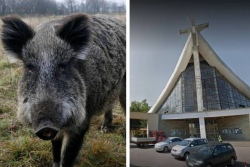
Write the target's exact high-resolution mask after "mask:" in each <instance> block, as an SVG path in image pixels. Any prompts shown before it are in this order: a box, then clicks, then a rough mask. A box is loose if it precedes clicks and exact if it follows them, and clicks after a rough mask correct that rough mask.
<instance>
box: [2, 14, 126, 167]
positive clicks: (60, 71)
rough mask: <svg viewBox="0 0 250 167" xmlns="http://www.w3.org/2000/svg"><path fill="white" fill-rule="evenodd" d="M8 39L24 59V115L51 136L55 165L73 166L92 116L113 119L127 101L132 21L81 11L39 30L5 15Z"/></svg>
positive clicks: (20, 99) (21, 109) (20, 106)
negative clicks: (117, 105)
mask: <svg viewBox="0 0 250 167" xmlns="http://www.w3.org/2000/svg"><path fill="white" fill-rule="evenodd" d="M2 21H3V23H4V24H3V29H2V34H1V35H2V36H1V38H2V43H3V46H4V49H5V51H6V52H7V54H8V56H10V57H14V58H15V59H18V60H21V62H22V64H23V73H22V75H21V77H20V80H19V84H18V111H17V117H18V118H19V120H20V121H21V122H22V123H24V124H26V125H30V126H31V127H32V128H33V129H34V132H35V134H36V135H37V136H38V137H39V138H41V139H43V140H51V142H52V148H53V159H54V163H53V167H71V166H73V165H74V162H75V160H76V157H77V155H78V153H79V150H80V149H81V145H82V143H83V138H84V135H85V133H86V132H87V131H88V129H89V122H90V119H91V118H92V116H94V115H97V114H100V113H105V120H104V123H103V128H104V127H106V126H108V125H109V124H110V123H111V121H112V107H113V104H114V102H115V100H116V99H119V101H120V104H121V106H122V107H123V109H124V110H125V105H126V25H125V23H124V22H123V21H121V20H118V19H115V18H112V17H108V16H101V15H99V16H98V15H97V16H89V15H86V14H76V15H71V16H67V17H64V18H62V19H58V20H52V21H48V22H46V23H43V24H42V25H40V26H38V27H37V28H36V29H33V28H32V27H30V26H29V25H27V24H26V23H25V22H23V21H22V20H21V19H19V18H18V17H14V16H6V17H3V18H2Z"/></svg>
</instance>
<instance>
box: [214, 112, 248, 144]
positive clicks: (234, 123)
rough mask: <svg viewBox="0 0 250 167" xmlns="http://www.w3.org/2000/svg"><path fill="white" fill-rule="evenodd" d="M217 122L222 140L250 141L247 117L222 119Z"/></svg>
mask: <svg viewBox="0 0 250 167" xmlns="http://www.w3.org/2000/svg"><path fill="white" fill-rule="evenodd" d="M217 122H218V129H219V133H220V134H221V136H222V139H223V140H238V141H246V140H250V122H249V115H241V116H231V117H224V118H220V119H218V120H217Z"/></svg>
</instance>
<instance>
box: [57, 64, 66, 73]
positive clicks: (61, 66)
mask: <svg viewBox="0 0 250 167" xmlns="http://www.w3.org/2000/svg"><path fill="white" fill-rule="evenodd" d="M66 67H67V64H66V63H60V64H59V65H58V68H59V69H60V70H61V71H64V70H65V69H66Z"/></svg>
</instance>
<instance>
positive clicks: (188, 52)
mask: <svg viewBox="0 0 250 167" xmlns="http://www.w3.org/2000/svg"><path fill="white" fill-rule="evenodd" d="M191 56H192V38H191V34H190V35H189V37H188V39H187V42H186V44H185V46H184V48H183V50H182V53H181V56H180V58H179V60H178V62H177V65H176V67H175V69H174V71H173V73H172V75H171V77H170V79H169V80H168V82H167V84H166V86H165V88H164V89H163V91H162V92H161V94H160V96H159V97H158V99H157V100H156V102H155V103H154V105H153V106H152V107H151V108H150V110H149V111H148V113H156V111H157V110H158V109H159V108H160V107H161V105H162V103H163V102H164V101H165V99H166V98H167V96H168V95H169V93H170V92H171V90H172V89H173V87H174V85H175V83H176V82H177V80H178V78H179V76H180V74H181V73H182V72H183V71H184V70H185V69H186V67H187V65H188V62H189V60H190V58H191Z"/></svg>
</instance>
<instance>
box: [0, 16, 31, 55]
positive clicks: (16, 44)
mask: <svg viewBox="0 0 250 167" xmlns="http://www.w3.org/2000/svg"><path fill="white" fill-rule="evenodd" d="M2 21H3V23H4V24H3V29H2V34H1V38H2V43H3V47H4V49H5V50H6V51H7V52H9V53H10V55H9V56H11V57H12V56H13V57H14V58H17V59H22V48H23V46H24V45H25V44H26V43H27V42H28V41H29V40H30V39H32V38H33V36H34V34H35V33H34V31H33V30H32V28H31V27H30V26H28V25H27V24H26V23H24V22H23V21H22V20H21V19H19V18H17V17H15V16H6V17H3V18H2Z"/></svg>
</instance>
